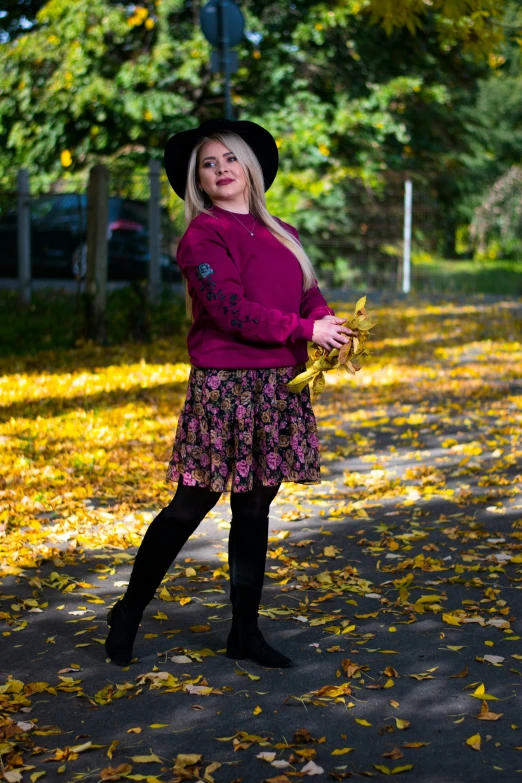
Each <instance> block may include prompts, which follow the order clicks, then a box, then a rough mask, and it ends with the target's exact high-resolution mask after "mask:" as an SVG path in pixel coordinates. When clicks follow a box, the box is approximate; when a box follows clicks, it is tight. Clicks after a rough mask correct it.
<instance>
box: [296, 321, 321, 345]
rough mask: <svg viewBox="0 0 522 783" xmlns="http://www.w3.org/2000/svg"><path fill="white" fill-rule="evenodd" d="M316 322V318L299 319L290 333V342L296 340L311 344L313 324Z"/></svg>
mask: <svg viewBox="0 0 522 783" xmlns="http://www.w3.org/2000/svg"><path fill="white" fill-rule="evenodd" d="M317 320H318V319H317V318H300V319H299V325H298V326H297V327H296V328H295V329H294V331H293V333H292V342H295V341H296V340H308V342H311V341H312V335H313V333H314V322H315V321H317Z"/></svg>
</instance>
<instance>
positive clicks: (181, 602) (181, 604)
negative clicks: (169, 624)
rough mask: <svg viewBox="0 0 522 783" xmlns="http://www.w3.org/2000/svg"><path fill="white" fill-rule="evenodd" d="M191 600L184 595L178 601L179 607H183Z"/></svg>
mask: <svg viewBox="0 0 522 783" xmlns="http://www.w3.org/2000/svg"><path fill="white" fill-rule="evenodd" d="M191 600H192V599H191V598H190V596H188V595H185V596H184V597H183V598H180V599H179V603H180V606H185V604H189V603H190V602H191Z"/></svg>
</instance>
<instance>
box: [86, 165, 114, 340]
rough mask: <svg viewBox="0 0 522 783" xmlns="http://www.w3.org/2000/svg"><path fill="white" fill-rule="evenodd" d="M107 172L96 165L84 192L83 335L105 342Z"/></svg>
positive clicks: (104, 167) (107, 215)
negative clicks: (85, 211)
mask: <svg viewBox="0 0 522 783" xmlns="http://www.w3.org/2000/svg"><path fill="white" fill-rule="evenodd" d="M108 229H109V171H108V169H107V168H106V166H103V165H101V164H98V165H97V166H93V168H92V169H91V170H90V172H89V187H88V192H87V271H86V275H85V321H86V336H87V337H88V338H90V339H92V340H96V341H97V342H100V343H103V344H105V343H106V342H107V320H106V307H107V241H108Z"/></svg>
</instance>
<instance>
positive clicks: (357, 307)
mask: <svg viewBox="0 0 522 783" xmlns="http://www.w3.org/2000/svg"><path fill="white" fill-rule="evenodd" d="M365 305H366V297H365V296H361V298H360V299H358V300H357V304H356V305H355V314H357V313H358V311H359V310H362V309H363V307H365Z"/></svg>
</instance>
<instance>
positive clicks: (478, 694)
mask: <svg viewBox="0 0 522 783" xmlns="http://www.w3.org/2000/svg"><path fill="white" fill-rule="evenodd" d="M468 695H469V696H472V697H474V698H475V699H485V700H486V701H498V696H492V695H491V694H490V693H486V688H485V686H484V683H483V682H481V683H480V685H479V686H478V688H475V690H474V691H473V693H469V694H468Z"/></svg>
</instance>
